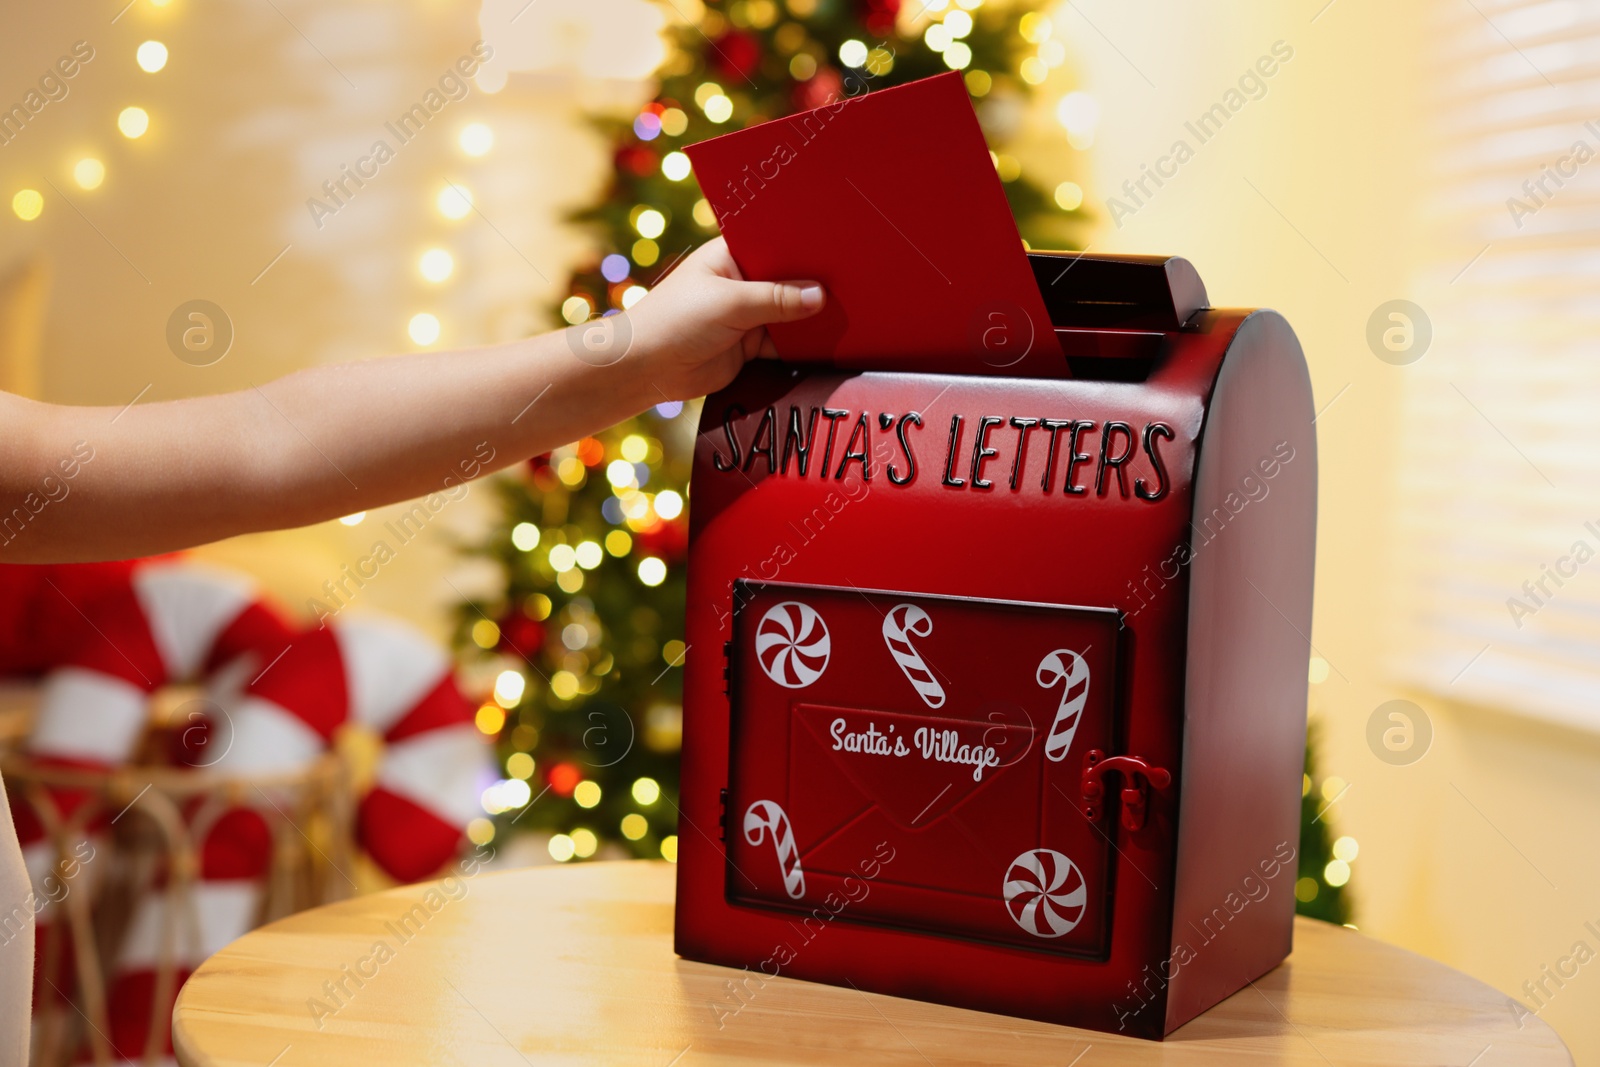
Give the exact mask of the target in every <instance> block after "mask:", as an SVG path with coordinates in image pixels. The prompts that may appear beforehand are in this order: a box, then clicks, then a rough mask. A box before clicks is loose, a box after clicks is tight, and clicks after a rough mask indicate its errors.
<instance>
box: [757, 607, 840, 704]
mask: <svg viewBox="0 0 1600 1067" xmlns="http://www.w3.org/2000/svg"><path fill="white" fill-rule="evenodd" d="M831 649H832V643H831V641H830V639H829V637H828V625H827V623H825V622H823V621H822V616H821V615H819V614H817V609H815V608H813V607H812V606H811V605H809V604H802V603H800V602H799V601H798V600H785V601H784V602H783V603H781V604H774V605H773V606H772V607H771V608H769V609H768V610H767V613H766V614H765V615H763V616H761V623H760V625H759V626H757V627H756V659H757V660H758V661H760V663H761V669H762V670H763V671H765V672H766V675H767V677H768V678H771V679H772V680H773V681H774V682H777V683H778V684H779V685H781V686H784V687H786V688H788V689H804V688H805V687H806V686H808V685H810V684H811V683H812V682H814V681H816V680H817V679H818V678H821V677H822V672H823V671H824V670H826V669H827V667H828V653H829V652H830V651H831Z"/></svg>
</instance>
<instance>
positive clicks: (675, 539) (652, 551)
mask: <svg viewBox="0 0 1600 1067" xmlns="http://www.w3.org/2000/svg"><path fill="white" fill-rule="evenodd" d="M634 541H635V542H636V543H637V544H638V546H639V550H640V551H641V552H643V553H645V554H646V555H650V556H660V557H661V558H662V559H664V560H666V561H667V562H668V563H675V562H677V561H679V560H681V559H683V557H684V555H685V554H687V553H688V551H689V524H688V522H686V521H685V520H683V519H681V518H680V519H673V520H672V521H670V522H658V523H656V524H655V525H654V526H651V527H648V528H646V529H643V530H640V531H639V532H638V533H637V534H635V535H634Z"/></svg>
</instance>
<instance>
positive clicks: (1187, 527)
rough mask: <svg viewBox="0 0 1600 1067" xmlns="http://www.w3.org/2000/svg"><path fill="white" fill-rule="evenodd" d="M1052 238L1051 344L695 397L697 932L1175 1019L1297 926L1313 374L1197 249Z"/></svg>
mask: <svg viewBox="0 0 1600 1067" xmlns="http://www.w3.org/2000/svg"><path fill="white" fill-rule="evenodd" d="M1031 259H1032V261H1033V264H1034V268H1035V276H1036V278H1037V279H1038V281H1039V282H1040V288H1041V290H1042V291H1043V293H1044V295H1045V299H1046V304H1047V306H1048V307H1049V310H1050V314H1051V317H1052V320H1053V324H1054V326H1055V329H1056V336H1057V338H1058V339H1059V340H1060V342H1061V347H1062V348H1063V350H1064V352H1065V358H1064V363H1063V365H1062V367H1061V374H1060V376H1059V377H1055V378H1050V377H1043V378H1041V377H1030V378H1022V377H1014V376H1008V374H1007V370H1006V367H1005V366H1003V365H1002V364H1004V363H1006V362H1007V360H1006V359H1004V358H999V357H1000V356H1002V355H1003V354H1004V353H1005V348H1004V342H1005V340H1006V339H1005V338H1003V337H1002V338H1000V339H999V343H997V344H995V345H992V346H991V348H990V350H989V351H988V352H987V353H986V355H985V356H984V357H983V358H980V357H977V356H975V357H974V358H973V367H974V369H973V372H972V373H971V374H964V375H957V374H927V373H918V372H917V371H916V370H914V369H912V368H909V367H906V366H894V365H886V366H884V367H883V368H881V369H876V368H874V369H867V370H848V371H847V370H840V369H837V368H833V367H827V366H819V365H811V364H807V365H799V364H793V363H777V362H769V361H762V360H758V361H756V362H754V363H751V364H750V365H749V366H747V367H746V369H745V370H744V372H743V373H742V374H741V375H740V376H739V378H738V380H736V381H735V382H734V383H733V384H732V385H731V386H729V387H728V388H727V389H725V390H723V391H722V392H721V393H718V394H717V395H715V396H712V397H710V398H709V399H708V400H707V401H706V403H705V408H704V414H703V416H702V424H701V430H700V437H699V440H698V444H697V449H696V453H695V461H694V479H693V483H692V499H693V507H692V522H691V549H690V560H689V588H688V598H687V605H688V608H687V610H688V623H687V626H688V629H687V638H686V640H687V642H688V645H689V648H690V651H689V654H688V657H687V665H686V678H685V693H684V720H685V721H684V751H683V787H682V796H681V808H682V827H681V830H680V833H679V837H678V840H679V857H678V896H677V928H676V935H677V950H678V952H679V953H680V954H682V955H684V956H686V957H689V958H691V959H696V960H703V961H709V962H713V963H719V964H725V965H728V966H732V967H738V968H747V969H748V970H749V971H750V972H751V973H752V974H759V975H760V976H761V978H762V979H763V980H765V979H771V978H773V977H776V976H783V977H789V978H801V979H811V980H815V981H821V982H831V983H835V984H840V985H844V984H847V983H848V984H850V985H854V986H856V987H858V988H860V989H864V990H871V991H876V992H882V993H891V994H897V995H900V996H907V997H915V998H919V999H924V1000H932V1001H938V1002H942V1003H947V1004H955V1005H961V1006H965V1007H970V1008H977V1009H982V1010H986V1011H993V1012H1001V1013H1005V1014H1009V1015H1018V1016H1026V1017H1030V1018H1035V1019H1042V1020H1047V1021H1052V1022H1058V1023H1066V1024H1071V1025H1074V1026H1083V1027H1090V1028H1094V1029H1098V1030H1107V1031H1113V1032H1122V1033H1127V1034H1133V1035H1138V1036H1143V1037H1151V1038H1158V1037H1161V1036H1163V1035H1165V1034H1167V1033H1170V1032H1171V1031H1172V1030H1173V1029H1174V1028H1176V1027H1178V1026H1179V1025H1181V1024H1182V1023H1184V1022H1185V1021H1187V1020H1189V1019H1191V1018H1193V1017H1194V1016H1195V1015H1196V1014H1198V1013H1199V1012H1201V1011H1203V1010H1205V1009H1206V1008H1208V1007H1210V1006H1211V1005H1213V1004H1215V1003H1216V1002H1218V1001H1219V1000H1221V999H1223V998H1224V997H1227V996H1228V995H1230V994H1232V993H1234V992H1235V991H1236V990H1238V989H1240V988H1242V987H1243V986H1244V985H1245V984H1246V983H1247V982H1249V981H1250V980H1252V979H1254V978H1257V977H1259V976H1260V975H1262V974H1263V973H1265V972H1266V971H1268V970H1270V969H1272V968H1273V967H1274V966H1276V965H1277V964H1278V963H1279V962H1280V961H1281V960H1282V959H1283V958H1284V956H1285V955H1287V954H1288V952H1289V949H1290V939H1291V933H1292V920H1293V913H1294V882H1295V877H1296V873H1295V870H1296V851H1295V850H1296V846H1297V844H1298V840H1299V810H1300V796H1301V787H1300V783H1301V770H1302V755H1303V750H1304V742H1305V696H1306V676H1307V652H1308V649H1307V641H1308V638H1307V634H1308V633H1309V632H1310V626H1311V585H1312V557H1313V537H1314V527H1315V500H1316V466H1317V459H1316V444H1315V439H1314V436H1313V428H1312V417H1313V412H1312V406H1311V388H1310V382H1309V379H1308V377H1307V373H1306V366H1305V362H1304V358H1303V356H1302V354H1301V351H1300V346H1299V343H1298V342H1297V341H1296V339H1295V336H1294V333H1293V331H1291V330H1290V328H1289V326H1288V324H1287V323H1286V322H1285V321H1284V320H1283V319H1282V318H1281V317H1280V316H1278V315H1277V314H1275V313H1273V312H1270V311H1237V310H1215V309H1210V308H1208V307H1206V296H1205V290H1204V288H1203V286H1202V285H1201V283H1200V279H1199V278H1198V276H1197V275H1196V274H1195V272H1194V270H1193V268H1192V267H1190V266H1189V264H1188V263H1187V262H1185V261H1183V260H1180V259H1163V258H1157V257H1121V258H1117V257H1095V256H1072V257H1061V256H1052V255H1048V254H1037V253H1036V254H1032V255H1031ZM1069 266H1070V270H1069V271H1067V273H1066V275H1065V279H1064V280H1062V281H1061V282H1060V284H1052V280H1053V279H1060V278H1062V272H1063V270H1064V269H1066V268H1067V267H1069Z"/></svg>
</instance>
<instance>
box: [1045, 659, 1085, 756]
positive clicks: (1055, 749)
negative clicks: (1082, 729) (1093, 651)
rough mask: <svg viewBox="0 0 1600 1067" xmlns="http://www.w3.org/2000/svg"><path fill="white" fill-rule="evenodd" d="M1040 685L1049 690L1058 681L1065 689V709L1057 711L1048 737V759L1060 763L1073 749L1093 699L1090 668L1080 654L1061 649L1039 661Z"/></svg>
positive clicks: (1062, 698)
mask: <svg viewBox="0 0 1600 1067" xmlns="http://www.w3.org/2000/svg"><path fill="white" fill-rule="evenodd" d="M1038 678H1039V684H1040V685H1041V686H1043V687H1044V688H1046V689H1049V688H1051V687H1052V686H1054V685H1055V684H1056V683H1057V682H1062V683H1064V684H1063V686H1062V689H1061V706H1060V707H1059V708H1057V709H1056V721H1055V722H1054V723H1052V724H1051V726H1050V736H1049V737H1047V738H1045V742H1044V754H1045V758H1046V759H1050V760H1053V761H1055V762H1056V763H1060V762H1061V761H1062V760H1063V759H1065V758H1066V756H1067V749H1069V748H1071V747H1072V735H1073V734H1075V733H1077V732H1078V717H1079V716H1080V715H1082V714H1083V705H1084V704H1085V703H1086V702H1087V701H1088V699H1089V665H1088V664H1087V663H1085V662H1084V661H1083V657H1082V656H1080V655H1078V654H1077V653H1076V652H1072V651H1069V650H1067V649H1065V648H1058V649H1056V650H1055V651H1054V652H1051V653H1048V654H1047V655H1046V656H1045V657H1044V659H1042V660H1040V661H1039V673H1038Z"/></svg>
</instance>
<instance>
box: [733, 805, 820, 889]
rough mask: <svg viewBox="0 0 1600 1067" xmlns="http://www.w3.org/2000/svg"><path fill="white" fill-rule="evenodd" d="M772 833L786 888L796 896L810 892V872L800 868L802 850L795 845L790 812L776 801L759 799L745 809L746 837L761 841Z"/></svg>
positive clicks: (751, 841)
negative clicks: (786, 811)
mask: <svg viewBox="0 0 1600 1067" xmlns="http://www.w3.org/2000/svg"><path fill="white" fill-rule="evenodd" d="M769 834H770V835H771V837H772V847H773V848H774V849H776V850H777V852H778V869H779V870H781V871H782V872H783V888H784V890H785V891H786V892H787V893H788V894H789V896H791V897H793V898H794V899H796V900H799V899H800V898H801V897H802V896H804V895H805V892H806V872H805V871H802V870H801V869H800V850H799V849H797V848H795V847H794V831H793V830H791V829H790V828H789V816H787V815H785V814H784V813H783V809H782V808H780V807H779V806H778V805H777V803H776V802H775V801H771V800H758V801H756V802H755V803H754V804H751V805H750V807H748V808H746V809H745V813H744V839H745V840H746V841H748V842H750V843H751V844H752V845H759V844H761V840H762V838H764V837H766V836H767V835H769Z"/></svg>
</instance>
